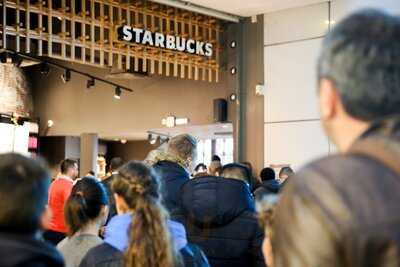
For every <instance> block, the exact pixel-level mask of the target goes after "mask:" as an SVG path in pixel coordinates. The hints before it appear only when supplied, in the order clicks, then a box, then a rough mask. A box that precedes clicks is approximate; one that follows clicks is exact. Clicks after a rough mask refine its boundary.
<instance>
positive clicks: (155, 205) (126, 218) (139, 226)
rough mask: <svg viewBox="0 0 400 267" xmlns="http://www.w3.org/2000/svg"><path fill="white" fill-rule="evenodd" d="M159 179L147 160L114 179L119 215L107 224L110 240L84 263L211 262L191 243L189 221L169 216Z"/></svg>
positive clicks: (138, 266) (131, 266) (168, 266)
mask: <svg viewBox="0 0 400 267" xmlns="http://www.w3.org/2000/svg"><path fill="white" fill-rule="evenodd" d="M159 184H160V183H159V180H158V177H157V176H156V175H155V174H154V172H153V171H152V169H150V168H148V167H147V166H146V165H144V164H143V163H140V162H135V161H131V162H128V163H127V164H125V165H124V166H122V167H121V168H120V169H119V171H118V174H117V176H116V177H115V180H114V182H113V184H112V191H113V193H114V197H115V203H116V208H117V212H118V215H117V216H115V217H113V218H112V219H111V221H110V222H109V223H108V225H107V228H106V232H105V240H104V241H105V243H104V244H102V245H100V246H97V247H96V248H93V249H92V250H91V251H89V252H88V254H87V255H86V257H85V259H84V260H83V261H82V264H81V266H82V267H87V266H96V267H103V266H107V267H110V266H113V267H114V266H115V267H117V266H118V267H120V266H126V267H176V266H196V267H200V266H201V267H207V266H209V265H208V261H207V259H206V258H205V256H204V254H203V253H202V251H201V250H200V249H198V248H197V247H195V246H193V245H189V244H188V242H187V240H186V232H185V228H184V226H183V225H182V224H180V223H178V222H174V221H171V220H169V219H168V213H167V212H166V210H165V209H164V207H163V206H162V205H161V201H160V193H159Z"/></svg>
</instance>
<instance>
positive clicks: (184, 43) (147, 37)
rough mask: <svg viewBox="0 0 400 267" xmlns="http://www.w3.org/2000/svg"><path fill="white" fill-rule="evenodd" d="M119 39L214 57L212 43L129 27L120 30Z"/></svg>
mask: <svg viewBox="0 0 400 267" xmlns="http://www.w3.org/2000/svg"><path fill="white" fill-rule="evenodd" d="M118 38H119V39H120V40H123V41H126V42H131V43H136V44H143V45H149V46H154V47H160V48H166V49H170V50H177V51H179V52H186V53H190V54H196V55H199V56H206V57H212V55H213V44H212V43H206V42H201V41H196V40H193V39H185V38H183V37H179V36H173V35H164V34H163V33H159V32H156V33H153V32H151V31H147V30H143V29H138V28H133V27H130V26H128V25H124V26H121V27H120V28H118Z"/></svg>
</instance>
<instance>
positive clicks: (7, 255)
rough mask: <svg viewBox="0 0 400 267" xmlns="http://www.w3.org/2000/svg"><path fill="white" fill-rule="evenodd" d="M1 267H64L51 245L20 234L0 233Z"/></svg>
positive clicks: (59, 255)
mask: <svg viewBox="0 0 400 267" xmlns="http://www.w3.org/2000/svg"><path fill="white" fill-rule="evenodd" d="M0 266H1V267H64V259H63V258H62V256H61V254H60V253H59V252H58V251H57V250H56V249H55V247H53V246H52V245H50V244H48V243H45V242H43V241H40V240H37V239H35V238H34V237H33V236H32V237H31V236H27V235H22V234H10V233H0Z"/></svg>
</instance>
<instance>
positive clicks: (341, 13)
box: [331, 0, 400, 22]
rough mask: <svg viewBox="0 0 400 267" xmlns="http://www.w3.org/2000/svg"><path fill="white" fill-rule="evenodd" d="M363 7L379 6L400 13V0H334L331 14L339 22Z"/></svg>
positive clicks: (387, 10) (390, 11)
mask: <svg viewBox="0 0 400 267" xmlns="http://www.w3.org/2000/svg"><path fill="white" fill-rule="evenodd" d="M362 8H378V9H381V10H384V11H386V12H389V13H392V14H400V0H333V1H332V8H331V12H332V13H331V16H332V19H333V20H334V21H335V22H338V21H340V20H341V19H343V18H344V17H345V16H347V15H349V14H350V13H352V12H354V11H357V10H360V9H362Z"/></svg>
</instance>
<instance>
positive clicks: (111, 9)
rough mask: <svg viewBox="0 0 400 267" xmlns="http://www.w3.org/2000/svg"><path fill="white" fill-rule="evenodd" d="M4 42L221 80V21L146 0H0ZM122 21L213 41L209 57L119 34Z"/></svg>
mask: <svg viewBox="0 0 400 267" xmlns="http://www.w3.org/2000/svg"><path fill="white" fill-rule="evenodd" d="M0 1H1V2H0V8H1V9H2V17H1V18H0V24H1V27H0V34H1V46H2V47H3V48H8V49H15V50H16V51H18V52H24V53H35V54H37V55H38V56H48V57H51V58H57V59H62V60H66V61H70V62H77V63H81V64H87V65H94V66H100V67H107V66H108V67H113V68H118V69H127V70H128V69H132V70H134V71H139V72H146V73H149V74H158V75H165V76H175V77H179V78H183V79H194V80H204V81H210V82H213V81H214V82H218V81H219V71H220V54H221V33H222V27H221V22H220V21H219V20H218V19H215V18H212V17H208V16H205V15H200V14H197V13H193V12H189V11H185V10H180V9H177V8H173V7H168V6H165V5H160V4H157V3H153V2H150V1H146V0H131V1H127V0H125V1H122V0H121V1H116V0H114V1H111V0H108V1H107V0H11V1H7V0H0ZM122 25H130V26H132V27H136V28H143V29H146V30H149V31H152V32H161V33H164V34H170V35H177V36H181V37H184V38H192V39H195V40H198V41H206V42H210V43H212V44H213V56H212V57H204V56H198V55H194V54H188V53H183V52H178V51H171V50H166V49H163V48H156V47H150V46H143V45H139V44H127V43H125V42H122V41H120V40H118V37H117V29H118V28H119V27H120V26H122Z"/></svg>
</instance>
